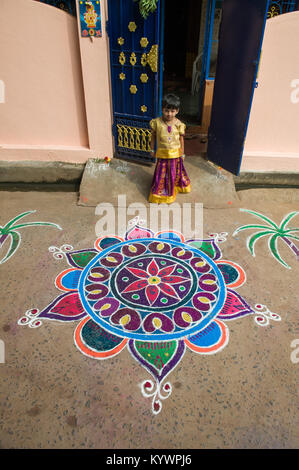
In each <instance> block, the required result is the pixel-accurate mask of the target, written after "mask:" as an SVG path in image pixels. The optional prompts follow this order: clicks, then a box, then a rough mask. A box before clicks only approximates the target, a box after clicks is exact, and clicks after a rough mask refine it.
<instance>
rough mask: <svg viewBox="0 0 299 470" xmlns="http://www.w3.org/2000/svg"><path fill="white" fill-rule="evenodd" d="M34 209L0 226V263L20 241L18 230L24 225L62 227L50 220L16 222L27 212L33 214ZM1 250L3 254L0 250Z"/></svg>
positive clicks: (10, 255)
mask: <svg viewBox="0 0 299 470" xmlns="http://www.w3.org/2000/svg"><path fill="white" fill-rule="evenodd" d="M34 212H36V211H27V212H23V213H22V214H19V215H17V216H16V217H15V218H14V219H11V220H10V221H9V222H7V224H6V225H4V226H3V227H1V226H0V264H3V263H5V262H6V261H8V260H9V258H11V257H12V256H13V255H14V253H15V252H16V251H17V249H18V248H19V246H20V243H21V239H22V238H21V234H20V233H19V230H20V229H21V228H24V227H36V226H43V225H44V226H52V227H56V228H58V229H59V230H62V228H61V227H60V226H59V225H57V224H53V223H51V222H28V223H26V224H24V223H23V224H17V222H18V221H19V220H20V219H21V218H23V217H25V216H26V215H28V214H33V213H34ZM2 251H3V254H1V252H2Z"/></svg>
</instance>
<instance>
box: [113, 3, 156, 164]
mask: <svg viewBox="0 0 299 470" xmlns="http://www.w3.org/2000/svg"><path fill="white" fill-rule="evenodd" d="M160 4H161V1H159V2H158V4H157V9H156V11H155V12H154V13H150V14H149V16H148V17H147V19H143V17H142V16H141V14H140V11H139V4H138V2H134V1H133V0H130V1H128V0H109V1H108V7H109V9H108V15H109V20H108V35H109V41H110V64H111V83H112V95H113V114H114V122H113V135H114V139H115V156H117V157H119V158H125V159H128V160H134V161H141V162H145V163H150V162H152V161H154V160H153V158H152V157H151V156H150V153H149V150H150V139H151V132H150V129H149V121H150V120H151V119H153V117H156V116H157V115H158V111H159V78H160V76H161V73H162V67H161V66H160V61H161V59H160V55H161V50H160V49H161V48H160V44H159V38H160Z"/></svg>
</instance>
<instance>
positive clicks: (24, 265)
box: [0, 163, 299, 449]
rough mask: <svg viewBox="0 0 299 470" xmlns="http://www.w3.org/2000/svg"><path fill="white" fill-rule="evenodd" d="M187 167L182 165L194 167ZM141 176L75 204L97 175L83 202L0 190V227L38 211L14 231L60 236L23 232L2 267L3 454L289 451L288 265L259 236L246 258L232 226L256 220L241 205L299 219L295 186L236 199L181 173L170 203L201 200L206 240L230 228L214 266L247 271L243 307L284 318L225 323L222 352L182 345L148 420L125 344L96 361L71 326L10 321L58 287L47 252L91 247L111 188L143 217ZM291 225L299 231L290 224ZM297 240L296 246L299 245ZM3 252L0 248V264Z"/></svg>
mask: <svg viewBox="0 0 299 470" xmlns="http://www.w3.org/2000/svg"><path fill="white" fill-rule="evenodd" d="M187 165H188V166H189V170H190V167H191V166H192V165H194V163H190V164H189V163H187ZM141 169H142V171H143V172H144V179H143V180H141V179H140V180H139V182H138V186H137V185H135V194H134V192H131V191H134V182H132V181H131V182H130V183H128V184H127V185H123V184H122V183H121V181H122V179H119V180H117V181H116V180H114V182H115V187H113V188H112V189H113V191H112V189H111V188H110V190H109V187H107V185H105V181H104V178H103V177H102V178H101V179H99V178H97V185H98V193H97V196H96V200H94V201H93V202H92V204H91V205H88V204H87V203H88V202H89V201H88V200H87V201H85V202H84V201H82V195H83V197H84V196H85V197H86V198H87V199H89V197H90V198H91V196H93V197H94V195H95V194H96V193H95V191H94V188H92V185H94V184H95V180H94V181H93V183H92V185H91V184H90V181H89V182H88V181H87V182H86V181H85V182H84V181H83V180H82V185H81V188H80V193H79V194H78V193H74V192H41V191H35V192H33V191H23V192H21V191H14V192H8V191H2V192H1V193H0V225H1V226H4V225H5V224H6V223H7V222H8V221H9V220H11V219H12V218H14V217H15V216H17V215H18V214H20V213H22V212H25V211H30V210H32V211H33V210H34V211H36V212H34V213H32V214H29V215H28V216H26V217H25V218H24V219H23V221H24V223H25V222H27V223H28V222H33V221H40V222H41V221H43V222H52V223H55V224H58V225H59V226H60V227H61V228H62V230H59V229H58V228H55V227H50V226H31V227H25V228H23V229H20V230H19V232H20V234H21V237H22V239H21V243H20V246H19V248H18V249H17V251H16V252H15V253H14V254H13V256H12V257H11V258H10V259H9V260H8V261H6V262H5V263H3V264H0V280H1V286H2V289H1V292H2V301H1V310H0V340H1V341H2V342H3V343H4V346H5V362H4V363H0V374H1V383H0V448H2V449H3V448H4V449H6V448H20V449H24V448H27V449H28V448H29V449H38V448H43V449H50V448H52V449H63V448H64V449H73V448H77V449H83V448H86V449H150V448H152V449H206V448H210V449H216V448H222V449H225V448H229V449H276V448H280V449H286V448H289V449H295V448H298V445H299V434H298V430H299V427H298V417H299V413H298V372H299V363H298V361H297V360H296V358H299V352H297V355H296V351H295V349H294V348H295V346H294V344H295V343H294V341H295V340H297V343H296V344H297V348H298V346H299V329H298V301H299V296H298V281H299V270H298V259H297V258H296V256H295V255H294V252H293V251H292V250H291V249H290V247H289V246H287V244H286V243H284V242H283V240H279V242H278V249H279V254H280V256H281V257H282V259H283V260H284V261H285V262H286V263H287V264H288V265H289V266H290V269H287V268H285V267H284V266H283V265H282V264H280V263H279V262H278V261H277V260H276V259H275V258H274V257H273V256H272V255H271V254H270V252H269V248H268V244H267V237H264V238H261V239H260V240H258V241H257V243H256V249H255V252H256V256H255V257H253V256H252V255H251V254H250V252H249V251H248V248H247V246H246V240H247V237H248V235H249V234H250V233H252V232H248V231H244V232H243V233H242V232H240V233H239V234H238V235H237V236H235V237H233V236H232V234H233V232H234V231H235V229H236V228H238V227H240V226H242V225H245V224H251V223H257V219H255V218H254V217H253V216H252V215H250V214H248V213H246V212H241V211H240V209H241V208H245V209H251V210H255V211H258V212H260V213H262V214H265V215H266V216H268V217H269V218H271V219H272V220H273V221H275V222H276V223H277V224H279V223H280V222H281V221H282V220H283V218H284V217H285V216H286V215H287V214H289V213H291V212H293V211H299V190H298V189H296V188H291V189H281V188H278V189H277V188H274V189H248V190H244V191H238V192H236V191H235V189H234V187H233V186H229V185H228V183H229V181H228V180H227V179H226V178H227V175H226V174H225V172H224V173H221V172H220V175H222V174H223V175H224V177H223V178H221V177H219V173H217V172H216V173H215V171H214V172H213V170H212V169H211V173H210V175H209V178H214V179H213V182H212V185H213V187H211V185H210V188H209V185H206V186H204V182H202V185H201V184H200V180H198V181H194V177H192V173H191V180H192V184H193V187H194V191H193V193H191V194H190V197H189V199H188V195H179V196H178V198H177V202H178V203H179V204H183V203H184V202H192V203H193V205H194V204H195V203H200V202H204V209H203V236H204V237H206V236H208V234H210V233H212V232H213V233H221V232H226V233H227V234H228V235H227V238H226V241H224V242H223V243H221V250H222V254H223V259H225V260H231V261H233V262H235V263H238V264H239V265H240V266H242V267H243V269H244V271H245V272H246V282H245V283H244V284H243V285H242V286H240V288H239V289H238V293H239V294H240V295H241V296H242V297H244V299H245V300H246V302H247V303H248V304H249V305H251V306H255V305H256V304H263V305H266V306H267V307H268V308H269V310H270V311H271V312H274V313H277V314H278V315H279V316H280V317H281V321H273V320H270V321H269V325H268V326H259V325H258V324H257V323H256V322H255V321H254V315H250V316H246V317H244V318H240V319H236V320H232V321H227V326H228V327H229V342H228V344H227V345H226V347H225V348H224V349H223V350H221V351H219V352H218V353H216V354H213V355H201V354H196V353H193V352H191V351H189V350H188V351H186V353H185V355H184V357H183V359H182V360H181V362H180V363H179V364H178V366H177V367H176V368H175V369H174V370H173V371H172V372H171V373H170V375H169V377H168V379H169V381H170V382H171V384H172V386H173V391H172V393H171V395H170V397H169V398H168V399H167V400H165V402H163V408H162V411H161V412H160V413H159V414H158V415H156V416H155V415H153V413H152V411H151V400H150V399H148V398H145V397H143V396H142V394H141V391H140V387H139V384H140V383H141V382H142V381H144V380H147V379H148V378H150V375H149V374H148V372H147V371H146V370H145V369H144V368H143V367H141V365H140V364H138V363H137V362H136V361H135V360H134V359H133V358H132V357H131V355H130V354H129V353H128V351H127V350H123V351H122V353H121V354H118V355H117V356H115V357H113V358H110V359H107V360H103V361H99V360H94V359H92V358H90V357H87V356H85V355H83V354H82V353H81V352H80V351H79V350H78V349H77V348H76V346H75V344H74V330H75V327H76V322H69V323H62V322H58V321H54V320H53V321H51V320H46V319H45V320H43V324H42V326H40V327H39V328H29V327H27V326H21V325H19V324H18V320H19V319H20V318H21V317H22V316H24V314H25V312H26V311H28V310H29V309H32V308H38V309H39V310H42V309H43V308H45V307H46V306H47V305H49V304H50V302H51V301H52V300H54V298H55V297H57V296H58V295H59V294H60V293H61V292H60V291H59V290H58V289H57V287H56V286H55V284H54V281H55V279H56V277H57V276H58V275H59V274H60V273H61V272H62V271H63V270H64V269H67V268H69V267H70V266H69V265H68V264H67V262H66V260H65V259H60V260H59V259H55V258H54V257H53V253H51V252H50V251H49V247H50V246H55V247H57V248H59V247H61V246H62V245H64V244H70V245H72V246H73V247H74V249H78V250H80V249H85V248H92V247H93V246H94V242H95V240H96V239H97V238H98V237H99V235H100V234H98V233H96V224H97V222H98V221H99V218H100V217H99V215H97V214H96V213H95V212H96V207H95V206H96V204H98V203H109V202H111V200H112V196H113V197H114V196H116V195H117V191H118V192H119V194H127V195H128V200H127V202H128V204H130V203H131V202H135V203H139V204H140V206H141V204H144V205H145V206H144V207H145V208H146V211H147V212H146V213H147V214H148V211H149V210H150V207H149V205H148V204H146V195H147V185H148V182H149V181H150V174H151V172H152V171H153V169H143V167H141ZM103 171H108V172H109V171H110V170H103ZM124 171H126V170H124ZM140 171H141V170H140ZM217 175H218V177H217ZM122 177H123V174H121V177H120V178H122ZM111 181H112V180H111ZM142 182H144V184H142ZM83 183H84V184H85V183H86V184H87V186H85V189H86V191H87V189H88V184H89V191H90V193H89V195H87V193H86V194H83V190H85V189H84V186H83ZM224 186H225V187H224ZM202 188H205V189H204V190H202ZM91 190H92V191H91ZM208 190H210V193H209V194H212V195H211V196H210V198H209V197H208V196H209V194H207V191H208ZM200 191H202V192H201V194H200ZM217 193H218V200H217ZM180 196H182V197H180ZM113 204H114V206H116V205H117V201H116V200H115V201H113ZM129 218H132V215H131V216H130V217H129V216H128V219H129ZM116 221H117V212H116ZM126 222H128V220H127V221H126ZM258 223H260V222H258ZM290 226H291V227H299V216H296V217H294V218H293V219H292V221H291V222H290ZM117 229H118V227H117V226H116V230H117ZM182 231H183V233H184V227H183V228H182ZM187 235H188V234H186V236H187ZM297 235H298V233H297ZM295 244H296V245H297V247H298V245H299V242H297V243H296V242H295ZM8 249H9V247H8V244H7V242H4V243H3V246H2V247H1V248H0V250H1V251H0V253H1V259H2V258H3V257H4V256H5V254H6V253H7V251H8ZM292 353H293V354H292Z"/></svg>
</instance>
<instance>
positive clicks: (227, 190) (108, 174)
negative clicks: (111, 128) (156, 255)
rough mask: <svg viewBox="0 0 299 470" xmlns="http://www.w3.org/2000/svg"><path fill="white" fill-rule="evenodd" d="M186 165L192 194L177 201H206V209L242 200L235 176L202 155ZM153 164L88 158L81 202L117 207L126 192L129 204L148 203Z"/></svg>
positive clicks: (81, 189) (181, 195)
mask: <svg viewBox="0 0 299 470" xmlns="http://www.w3.org/2000/svg"><path fill="white" fill-rule="evenodd" d="M185 167H186V170H187V173H188V175H189V177H190V179H191V193H188V194H178V195H177V198H176V202H179V203H181V204H183V203H191V204H194V203H196V202H197V203H198V202H200V203H203V206H204V207H206V208H230V207H238V205H239V203H240V200H239V197H238V194H237V192H236V189H235V184H234V178H233V175H231V174H230V173H229V172H227V171H225V170H223V169H220V168H218V167H216V166H215V165H214V164H212V163H211V162H207V161H205V160H204V159H203V158H202V157H197V158H194V157H186V159H185ZM153 174H154V166H152V167H146V166H141V165H138V164H136V163H128V162H125V161H122V160H117V159H113V160H111V161H110V163H108V164H107V163H104V162H103V163H102V162H100V163H98V162H97V161H95V160H94V159H90V160H88V162H87V164H86V166H85V169H84V173H83V176H82V181H81V185H80V191H79V193H80V194H79V200H78V204H79V205H81V206H92V207H94V206H97V204H99V203H101V202H105V201H107V202H109V203H110V204H112V205H114V206H117V205H118V204H119V198H118V197H119V195H122V194H124V195H126V204H131V203H136V202H140V203H142V204H144V205H146V206H149V202H148V195H149V192H150V187H151V183H152V178H153Z"/></svg>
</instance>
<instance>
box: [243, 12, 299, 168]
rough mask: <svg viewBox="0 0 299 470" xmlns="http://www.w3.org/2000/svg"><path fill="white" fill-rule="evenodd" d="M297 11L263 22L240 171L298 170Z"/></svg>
mask: <svg viewBox="0 0 299 470" xmlns="http://www.w3.org/2000/svg"><path fill="white" fill-rule="evenodd" d="M298 34H299V12H298V11H295V12H292V13H287V14H284V15H280V16H277V17H274V18H271V19H268V20H267V22H266V28H265V34H264V40H263V45H262V55H261V60H260V66H259V72H258V78H257V81H258V87H257V88H256V89H255V92H254V96H253V102H252V108H251V113H250V118H249V124H248V130H247V136H246V140H245V146H244V153H243V159H242V165H241V171H293V172H294V171H299V132H298V122H299V60H298V57H299V41H298Z"/></svg>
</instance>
